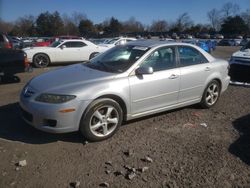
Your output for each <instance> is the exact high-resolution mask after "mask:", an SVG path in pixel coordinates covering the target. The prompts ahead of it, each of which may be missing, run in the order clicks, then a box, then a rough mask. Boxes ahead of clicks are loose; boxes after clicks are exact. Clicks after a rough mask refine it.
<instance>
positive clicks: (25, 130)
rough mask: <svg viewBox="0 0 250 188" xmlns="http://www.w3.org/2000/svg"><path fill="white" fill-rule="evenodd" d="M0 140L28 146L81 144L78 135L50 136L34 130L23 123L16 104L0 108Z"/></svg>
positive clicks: (82, 140)
mask: <svg viewBox="0 0 250 188" xmlns="http://www.w3.org/2000/svg"><path fill="white" fill-rule="evenodd" d="M0 122H1V123H0V139H4V140H7V141H19V142H23V143H28V144H46V143H51V142H56V141H65V142H74V143H83V142H84V141H85V140H84V139H83V138H82V137H81V135H80V134H79V133H77V132H76V133H67V134H50V133H45V132H42V131H39V130H36V129H35V128H33V127H32V126H30V125H28V124H27V123H25V122H24V121H23V120H22V118H21V115H20V107H19V104H18V103H13V104H8V105H5V106H0Z"/></svg>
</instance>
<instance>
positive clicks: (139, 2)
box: [0, 0, 250, 24]
mask: <svg viewBox="0 0 250 188" xmlns="http://www.w3.org/2000/svg"><path fill="white" fill-rule="evenodd" d="M227 2H232V3H237V4H238V5H239V6H240V9H241V11H244V10H246V9H250V0H126V1H124V0H123V1H122V0H0V17H1V18H2V19H3V20H4V21H15V20H16V19H18V18H19V17H20V16H24V15H34V16H37V15H39V14H40V13H41V12H45V11H49V12H54V11H58V12H59V13H60V14H61V15H63V14H64V13H66V14H68V15H71V14H72V12H81V13H84V14H86V15H87V17H88V18H89V19H90V20H92V21H93V22H94V23H100V22H102V21H104V20H105V19H106V18H110V17H112V16H114V17H115V18H117V19H119V20H120V21H125V20H128V19H129V18H130V17H132V16H133V17H135V18H136V19H137V20H139V21H141V22H142V23H143V24H150V23H151V22H152V21H153V20H158V19H164V20H167V21H170V22H171V21H175V20H176V18H177V17H178V16H179V15H180V14H182V13H184V12H187V13H188V14H189V15H190V17H191V19H192V20H193V21H194V22H195V23H203V24H204V23H208V19H207V12H208V11H209V10H211V9H213V8H217V9H221V7H222V6H223V4H225V3H227Z"/></svg>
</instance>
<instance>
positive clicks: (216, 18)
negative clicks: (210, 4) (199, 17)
mask: <svg viewBox="0 0 250 188" xmlns="http://www.w3.org/2000/svg"><path fill="white" fill-rule="evenodd" d="M207 17H208V20H209V21H210V23H211V26H212V28H213V29H214V30H215V31H218V30H219V29H220V25H221V15H220V11H218V10H217V9H215V8H214V9H212V10H210V11H209V12H208V13H207Z"/></svg>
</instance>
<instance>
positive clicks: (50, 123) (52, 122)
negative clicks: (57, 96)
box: [44, 119, 57, 127]
mask: <svg viewBox="0 0 250 188" xmlns="http://www.w3.org/2000/svg"><path fill="white" fill-rule="evenodd" d="M44 122H45V126H49V127H55V126H56V124H57V121H56V120H54V119H45V120H44Z"/></svg>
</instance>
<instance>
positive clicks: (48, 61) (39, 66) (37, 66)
mask: <svg viewBox="0 0 250 188" xmlns="http://www.w3.org/2000/svg"><path fill="white" fill-rule="evenodd" d="M38 56H42V57H44V58H46V60H47V64H46V65H43V66H41V65H39V64H37V63H36V58H37V57H38ZM49 63H50V60H49V57H48V56H47V55H45V54H36V55H35V56H34V58H33V64H34V66H35V67H36V68H44V67H47V66H48V65H49Z"/></svg>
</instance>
